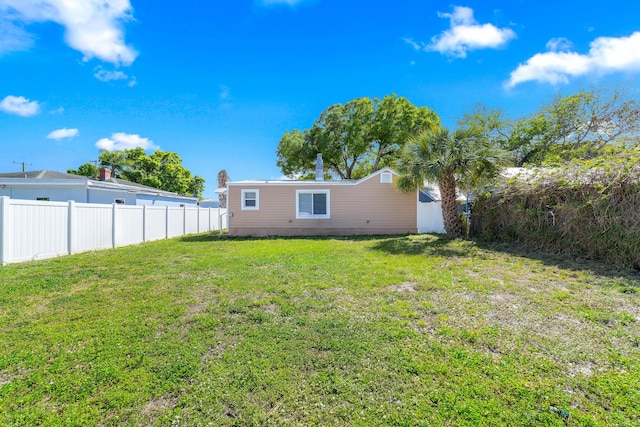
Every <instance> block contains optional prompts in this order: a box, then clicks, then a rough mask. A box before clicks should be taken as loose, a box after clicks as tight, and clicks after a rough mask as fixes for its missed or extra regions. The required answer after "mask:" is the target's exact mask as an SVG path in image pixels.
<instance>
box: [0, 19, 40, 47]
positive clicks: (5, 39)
mask: <svg viewBox="0 0 640 427" xmlns="http://www.w3.org/2000/svg"><path fill="white" fill-rule="evenodd" d="M1 10H2V9H0V11H1ZM31 46H33V36H31V35H30V34H28V33H27V32H26V31H25V30H24V29H23V28H22V27H20V26H18V25H16V24H15V23H14V22H12V21H11V20H9V19H6V18H3V17H0V55H2V54H4V53H9V52H17V51H22V50H28V49H29V48H30V47H31Z"/></svg>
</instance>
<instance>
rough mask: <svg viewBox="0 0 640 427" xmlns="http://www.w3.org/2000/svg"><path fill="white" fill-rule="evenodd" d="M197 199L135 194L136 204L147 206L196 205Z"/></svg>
mask: <svg viewBox="0 0 640 427" xmlns="http://www.w3.org/2000/svg"><path fill="white" fill-rule="evenodd" d="M197 204H198V200H197V199H186V198H185V199H180V198H177V197H176V198H173V197H166V196H157V195H153V194H138V195H137V196H136V205H147V206H177V207H180V206H182V205H186V206H197ZM202 207H203V208H204V207H216V208H217V206H202Z"/></svg>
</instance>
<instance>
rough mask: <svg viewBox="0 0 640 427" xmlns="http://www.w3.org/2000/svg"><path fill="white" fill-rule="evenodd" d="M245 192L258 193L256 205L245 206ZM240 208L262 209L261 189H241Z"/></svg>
mask: <svg viewBox="0 0 640 427" xmlns="http://www.w3.org/2000/svg"><path fill="white" fill-rule="evenodd" d="M245 193H256V205H255V206H245V204H244V202H245V198H244V195H245ZM240 209H242V210H243V211H257V210H259V209H260V190H251V189H246V190H241V191H240Z"/></svg>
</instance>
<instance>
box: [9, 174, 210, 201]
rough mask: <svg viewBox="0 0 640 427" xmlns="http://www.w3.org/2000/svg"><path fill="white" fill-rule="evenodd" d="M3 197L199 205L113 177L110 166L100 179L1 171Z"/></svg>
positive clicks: (170, 193) (188, 198) (174, 195)
mask: <svg viewBox="0 0 640 427" xmlns="http://www.w3.org/2000/svg"><path fill="white" fill-rule="evenodd" d="M0 196H9V197H10V198H12V199H23V200H48V201H52V202H66V201H69V200H73V201H76V202H78V203H101V204H112V203H118V204H124V205H149V206H196V205H197V202H198V198H197V197H189V196H182V195H180V194H176V193H172V192H169V191H164V190H159V189H157V188H153V187H148V186H146V185H141V184H136V183H133V182H130V181H125V180H124V179H118V178H112V177H111V171H110V170H109V169H107V168H102V169H100V179H93V178H89V177H86V176H79V175H72V174H68V173H61V172H55V171H49V170H40V171H31V172H10V173H0Z"/></svg>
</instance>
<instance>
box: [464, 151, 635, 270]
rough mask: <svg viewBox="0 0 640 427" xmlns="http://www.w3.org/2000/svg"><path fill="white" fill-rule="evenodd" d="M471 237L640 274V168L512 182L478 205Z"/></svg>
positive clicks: (630, 164)
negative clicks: (594, 261)
mask: <svg viewBox="0 0 640 427" xmlns="http://www.w3.org/2000/svg"><path fill="white" fill-rule="evenodd" d="M627 160H628V159H627ZM471 234H472V235H474V236H475V237H478V238H479V239H480V240H485V241H493V242H520V243H522V244H523V245H525V246H526V247H528V248H530V249H535V250H542V251H546V252H555V253H568V254H574V255H577V256H583V257H588V258H595V259H600V260H603V261H607V262H610V263H613V264H615V265H619V266H623V267H631V268H635V269H640V163H639V162H638V161H637V159H636V161H635V162H634V161H624V162H613V163H611V164H606V165H604V164H602V162H601V163H600V164H599V165H597V167H593V165H589V164H582V165H572V166H570V167H567V168H563V169H561V170H560V169H559V170H554V171H553V172H538V173H536V174H534V175H532V176H529V177H527V178H524V177H520V178H515V179H512V180H510V181H508V182H506V183H504V184H502V185H500V186H499V187H498V189H497V190H495V191H493V192H492V194H489V195H485V196H483V197H480V198H478V199H477V200H476V202H475V204H474V210H473V216H472V222H471Z"/></svg>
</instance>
